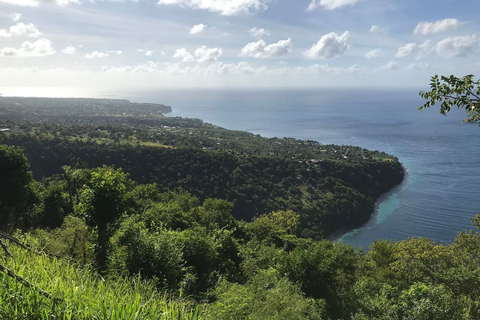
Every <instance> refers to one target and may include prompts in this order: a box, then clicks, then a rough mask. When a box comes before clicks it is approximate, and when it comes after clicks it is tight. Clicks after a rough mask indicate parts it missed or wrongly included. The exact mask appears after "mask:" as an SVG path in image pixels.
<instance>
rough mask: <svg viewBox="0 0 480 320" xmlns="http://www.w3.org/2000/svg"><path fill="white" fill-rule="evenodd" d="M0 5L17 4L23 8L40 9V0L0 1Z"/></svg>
mask: <svg viewBox="0 0 480 320" xmlns="http://www.w3.org/2000/svg"><path fill="white" fill-rule="evenodd" d="M0 3H8V4H15V5H17V6H23V7H38V5H39V2H38V0H0Z"/></svg>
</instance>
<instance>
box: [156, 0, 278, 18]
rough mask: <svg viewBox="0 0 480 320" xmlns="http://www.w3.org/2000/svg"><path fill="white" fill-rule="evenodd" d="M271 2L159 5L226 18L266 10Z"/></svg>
mask: <svg viewBox="0 0 480 320" xmlns="http://www.w3.org/2000/svg"><path fill="white" fill-rule="evenodd" d="M270 1H271V0H159V1H158V3H157V4H159V5H179V6H182V7H188V8H193V9H204V10H209V11H211V12H217V13H220V14H221V15H224V16H231V15H237V14H240V13H254V12H258V11H259V10H266V9H267V8H268V3H269V2H270Z"/></svg>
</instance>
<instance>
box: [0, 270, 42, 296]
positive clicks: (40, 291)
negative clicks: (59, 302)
mask: <svg viewBox="0 0 480 320" xmlns="http://www.w3.org/2000/svg"><path fill="white" fill-rule="evenodd" d="M0 271H2V272H5V273H6V274H7V276H9V277H10V278H13V279H15V280H16V281H18V282H20V283H21V284H23V285H24V286H26V287H28V288H32V289H34V290H36V291H38V293H40V294H41V295H42V296H44V297H45V298H48V299H52V295H51V294H50V293H48V292H47V291H45V290H43V289H41V288H39V287H37V286H36V285H34V284H33V283H30V282H28V281H27V280H25V279H24V278H22V277H20V276H19V275H18V274H16V273H15V272H13V271H12V270H10V269H8V268H7V267H5V266H4V265H2V264H0Z"/></svg>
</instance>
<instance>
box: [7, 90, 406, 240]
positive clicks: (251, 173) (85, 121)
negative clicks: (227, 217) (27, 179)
mask: <svg viewBox="0 0 480 320" xmlns="http://www.w3.org/2000/svg"><path fill="white" fill-rule="evenodd" d="M119 101H120V102H122V101H123V100H94V99H86V100H84V99H39V100H35V99H30V98H29V99H27V98H0V114H2V119H4V121H3V122H1V123H0V128H2V127H3V128H8V129H10V131H8V132H6V133H5V134H4V136H5V137H4V142H5V143H6V144H10V145H17V146H21V147H23V148H24V150H25V154H26V156H27V158H28V160H29V162H30V164H31V168H32V171H33V175H34V177H35V178H36V179H38V180H40V179H42V178H46V177H50V176H52V175H54V174H62V166H65V165H70V166H75V165H77V166H79V165H80V166H81V167H84V168H87V167H99V166H102V165H115V166H116V167H121V168H123V169H124V171H125V172H127V173H129V174H130V177H131V178H132V179H133V180H135V181H137V182H140V183H152V182H153V183H156V184H157V186H158V187H159V188H160V190H162V191H168V190H176V189H177V188H182V189H183V190H185V191H188V192H189V193H191V194H192V195H194V196H196V197H198V198H199V200H200V201H203V200H205V199H208V198H219V199H226V200H228V201H230V202H232V203H233V211H232V212H233V215H234V216H235V217H236V218H237V219H243V220H246V221H250V220H251V219H252V218H253V217H255V216H256V215H258V214H262V213H267V212H271V211H276V210H293V211H295V212H297V213H299V214H300V217H301V223H302V236H304V237H311V238H317V239H321V238H323V237H325V236H326V235H328V234H330V233H332V232H334V231H336V230H338V229H342V228H352V227H356V226H359V225H361V224H363V223H365V222H366V221H368V219H369V217H370V215H371V214H372V212H373V209H374V203H375V200H376V199H377V198H378V197H379V196H380V195H381V194H383V193H385V192H386V191H388V190H389V189H391V188H392V187H394V186H395V185H397V184H399V183H400V182H401V181H402V179H403V175H404V170H403V168H402V166H401V164H400V163H399V161H398V159H397V158H395V157H393V156H390V155H387V154H385V153H383V152H378V151H369V150H365V149H362V148H359V147H353V146H336V145H322V144H320V143H317V142H314V141H303V140H296V139H291V138H272V139H267V138H262V137H260V136H258V135H254V134H250V133H246V132H240V131H231V130H225V129H222V128H219V127H216V126H214V125H211V124H206V123H203V122H202V121H201V120H198V119H184V118H172V117H165V116H163V115H162V114H163V113H165V112H168V110H169V109H168V107H165V106H161V105H148V104H133V103H130V102H125V101H123V102H122V103H120V102H119ZM117 104H118V105H117ZM59 110H61V112H59Z"/></svg>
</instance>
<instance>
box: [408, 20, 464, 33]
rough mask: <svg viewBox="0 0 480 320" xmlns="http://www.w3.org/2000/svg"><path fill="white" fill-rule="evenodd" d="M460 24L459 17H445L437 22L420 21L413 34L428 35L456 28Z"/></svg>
mask: <svg viewBox="0 0 480 320" xmlns="http://www.w3.org/2000/svg"><path fill="white" fill-rule="evenodd" d="M459 26H460V21H458V20H457V19H444V20H439V21H435V22H420V23H419V24H417V26H416V27H415V29H414V30H413V34H415V35H422V36H428V35H431V34H435V33H440V32H445V31H449V30H453V29H456V28H458V27H459Z"/></svg>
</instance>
